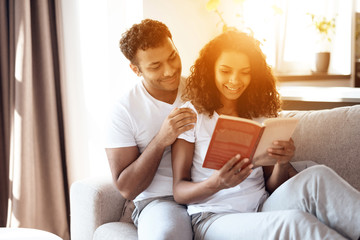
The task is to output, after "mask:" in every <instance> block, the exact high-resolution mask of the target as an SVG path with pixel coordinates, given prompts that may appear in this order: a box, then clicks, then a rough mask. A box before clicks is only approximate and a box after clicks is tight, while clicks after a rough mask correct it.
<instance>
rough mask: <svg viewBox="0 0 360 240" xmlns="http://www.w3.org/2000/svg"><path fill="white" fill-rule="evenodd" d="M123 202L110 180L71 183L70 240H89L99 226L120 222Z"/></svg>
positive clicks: (96, 178) (99, 179)
mask: <svg viewBox="0 0 360 240" xmlns="http://www.w3.org/2000/svg"><path fill="white" fill-rule="evenodd" d="M125 201H126V200H125V199H124V198H123V197H122V196H121V194H120V192H119V191H118V190H117V189H116V187H115V185H114V184H113V182H112V180H111V178H105V177H92V178H87V179H83V180H79V181H76V182H74V183H73V184H72V185H71V189H70V212H71V215H70V219H71V221H70V225H71V239H72V240H82V239H84V240H88V239H92V238H93V234H94V232H95V230H96V229H97V228H98V227H99V226H100V225H102V224H104V223H108V222H116V221H119V219H120V216H121V213H122V210H123V206H124V203H125Z"/></svg>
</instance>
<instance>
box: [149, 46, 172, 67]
mask: <svg viewBox="0 0 360 240" xmlns="http://www.w3.org/2000/svg"><path fill="white" fill-rule="evenodd" d="M175 54H176V50H173V51H172V52H171V54H170V55H169V57H171V56H174V55H175ZM158 64H160V62H159V61H157V62H152V63H149V66H154V65H158Z"/></svg>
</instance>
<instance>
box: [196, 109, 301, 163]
mask: <svg viewBox="0 0 360 240" xmlns="http://www.w3.org/2000/svg"><path fill="white" fill-rule="evenodd" d="M297 123H298V119H296V118H268V119H266V120H264V121H263V122H262V123H258V122H256V121H253V120H250V119H246V118H240V117H233V116H227V115H220V116H219V119H218V120H217V122H216V125H215V128H214V131H213V134H212V137H211V140H210V144H209V147H208V150H207V153H206V155H205V159H204V163H203V167H204V168H211V169H217V170H218V169H220V168H221V167H222V166H223V165H224V164H225V163H226V162H227V161H229V160H230V159H231V158H232V157H234V156H235V155H236V154H240V155H241V159H243V158H249V159H250V162H252V163H253V164H254V167H259V166H271V165H274V164H275V163H276V159H274V158H272V157H270V156H269V155H268V152H267V149H268V148H270V147H275V146H274V145H273V142H274V141H276V140H279V141H289V140H290V138H291V136H292V134H293V132H294V130H295V128H296V125H297Z"/></svg>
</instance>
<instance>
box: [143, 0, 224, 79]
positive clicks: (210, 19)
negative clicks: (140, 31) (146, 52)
mask: <svg viewBox="0 0 360 240" xmlns="http://www.w3.org/2000/svg"><path fill="white" fill-rule="evenodd" d="M207 1H208V0H168V1H164V0H143V7H144V8H143V9H144V18H153V19H157V20H159V21H162V22H164V23H165V24H166V25H167V26H168V27H169V29H170V31H171V33H172V34H173V40H174V42H175V45H176V46H177V48H178V50H179V52H180V56H181V59H182V65H183V71H182V72H183V75H184V76H188V75H189V73H190V66H191V65H192V64H193V62H194V61H195V59H196V58H197V56H198V53H199V51H200V49H201V48H202V47H203V46H204V45H205V44H206V43H207V42H208V41H209V40H210V39H211V38H213V37H214V36H216V35H217V34H219V33H220V32H221V26H220V25H218V26H217V27H216V24H217V23H218V21H219V18H218V17H217V16H216V15H215V13H214V12H208V11H207V10H206V8H205V5H206V3H207Z"/></svg>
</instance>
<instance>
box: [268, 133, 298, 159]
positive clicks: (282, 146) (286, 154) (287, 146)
mask: <svg viewBox="0 0 360 240" xmlns="http://www.w3.org/2000/svg"><path fill="white" fill-rule="evenodd" d="M273 144H274V145H275V147H273V148H269V149H268V153H269V156H271V157H273V158H275V159H276V160H277V164H279V165H284V164H287V163H289V162H290V160H291V159H292V158H293V156H294V154H295V145H294V140H293V139H292V138H290V140H289V141H275V142H274V143H273Z"/></svg>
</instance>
